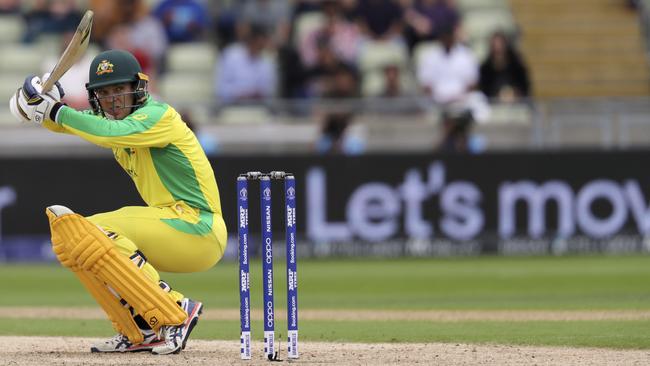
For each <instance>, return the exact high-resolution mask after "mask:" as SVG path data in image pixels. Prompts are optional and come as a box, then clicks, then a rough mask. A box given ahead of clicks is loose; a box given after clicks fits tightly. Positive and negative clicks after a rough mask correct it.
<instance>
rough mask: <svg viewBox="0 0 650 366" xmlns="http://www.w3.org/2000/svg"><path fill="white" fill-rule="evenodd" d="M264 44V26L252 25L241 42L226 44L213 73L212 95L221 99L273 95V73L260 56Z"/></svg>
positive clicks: (231, 100)
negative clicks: (213, 85) (213, 91)
mask: <svg viewBox="0 0 650 366" xmlns="http://www.w3.org/2000/svg"><path fill="white" fill-rule="evenodd" d="M267 43H268V36H267V35H266V31H265V29H263V28H260V27H257V26H253V27H251V31H250V32H249V34H248V35H247V36H246V39H245V40H244V42H243V43H240V42H237V43H234V44H232V45H230V46H228V47H226V49H225V50H224V51H223V53H222V55H221V57H220V60H219V62H218V64H217V65H218V67H217V72H216V73H215V76H216V81H215V88H216V95H217V96H218V97H219V98H220V101H221V102H223V103H226V104H229V103H245V102H254V101H260V100H262V99H266V98H270V97H271V96H273V93H274V91H275V87H276V80H277V75H276V74H277V72H276V70H275V66H274V64H273V63H272V62H271V60H269V59H268V58H266V57H264V50H265V49H266V47H267Z"/></svg>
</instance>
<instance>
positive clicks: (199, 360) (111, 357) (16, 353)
mask: <svg viewBox="0 0 650 366" xmlns="http://www.w3.org/2000/svg"><path fill="white" fill-rule="evenodd" d="M94 341H96V339H93V338H69V337H67V338H63V337H0V342H2V344H3V347H2V348H0V365H35V366H36V365H38V366H42V365H118V364H121V365H152V366H163V365H173V366H178V365H268V364H269V362H268V361H265V360H263V359H262V358H261V357H262V356H261V352H258V354H257V355H256V358H254V359H253V360H252V361H241V360H239V351H238V349H237V346H238V341H204V340H191V341H190V342H188V344H187V348H186V349H185V351H183V352H182V353H180V354H178V355H171V356H153V355H151V354H102V355H98V354H91V353H89V352H88V351H87V350H88V347H89V345H90V344H91V343H92V342H94ZM254 346H255V349H257V350H260V349H261V348H262V344H261V343H257V344H254ZM649 362H650V351H647V350H644V351H639V350H605V349H593V348H560V347H522V346H504V345H468V344H441V343H428V344H419V343H418V344H413V343H401V344H358V343H345V344H343V343H317V342H303V343H301V355H300V359H299V360H297V361H291V362H284V363H285V364H287V363H292V364H305V365H395V364H401V365H414V364H415V365H432V364H435V365H647V364H648V363H649Z"/></svg>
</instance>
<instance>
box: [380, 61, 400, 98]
mask: <svg viewBox="0 0 650 366" xmlns="http://www.w3.org/2000/svg"><path fill="white" fill-rule="evenodd" d="M400 73H401V71H400V69H399V66H397V65H386V66H385V67H384V69H383V76H384V91H383V92H382V93H381V97H383V98H399V97H402V96H404V90H403V89H402V82H401V81H402V80H401V77H400Z"/></svg>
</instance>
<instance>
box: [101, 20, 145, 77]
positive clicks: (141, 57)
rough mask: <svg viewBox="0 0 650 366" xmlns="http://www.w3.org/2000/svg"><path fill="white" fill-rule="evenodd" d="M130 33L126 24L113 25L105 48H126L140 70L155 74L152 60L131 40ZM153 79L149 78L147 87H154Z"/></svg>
mask: <svg viewBox="0 0 650 366" xmlns="http://www.w3.org/2000/svg"><path fill="white" fill-rule="evenodd" d="M132 33H133V29H132V28H131V27H130V26H129V25H128V24H121V25H118V26H116V27H113V30H112V31H111V33H110V34H109V36H108V38H107V39H106V48H108V49H120V50H127V51H129V52H131V53H132V54H133V56H135V58H136V60H138V63H139V64H140V66H141V67H142V72H144V73H145V74H147V75H155V74H156V72H157V69H156V65H155V63H154V60H153V59H152V58H151V56H150V55H149V53H148V52H147V51H146V50H144V49H141V48H140V47H138V46H137V45H136V44H135V43H134V42H133V37H132ZM154 80H155V79H152V80H149V84H148V87H149V88H150V89H155V88H154V87H153V84H152V83H151V82H152V81H154Z"/></svg>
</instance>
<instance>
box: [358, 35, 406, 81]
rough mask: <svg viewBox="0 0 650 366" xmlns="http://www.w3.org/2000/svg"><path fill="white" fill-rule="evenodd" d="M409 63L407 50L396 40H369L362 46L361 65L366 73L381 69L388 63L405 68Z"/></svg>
mask: <svg viewBox="0 0 650 366" xmlns="http://www.w3.org/2000/svg"><path fill="white" fill-rule="evenodd" d="M407 64H408V53H407V50H406V48H405V47H404V46H403V45H400V44H398V43H396V42H390V41H369V42H367V43H365V44H364V45H363V47H361V51H360V57H359V67H360V68H361V71H362V72H364V73H365V72H366V71H371V70H378V69H381V68H383V67H385V66H387V65H396V66H399V67H400V69H403V68H405V67H406V66H407Z"/></svg>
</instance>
